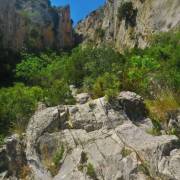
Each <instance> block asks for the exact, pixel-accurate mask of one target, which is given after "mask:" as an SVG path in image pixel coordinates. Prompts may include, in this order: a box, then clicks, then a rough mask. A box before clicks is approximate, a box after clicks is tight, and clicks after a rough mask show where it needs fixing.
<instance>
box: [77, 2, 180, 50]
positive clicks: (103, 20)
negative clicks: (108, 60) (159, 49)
mask: <svg viewBox="0 0 180 180" xmlns="http://www.w3.org/2000/svg"><path fill="white" fill-rule="evenodd" d="M179 26H180V1H179V0H158V1H157V0H107V1H106V4H105V5H104V6H103V7H101V8H99V9H98V10H95V11H93V12H92V13H91V14H90V15H89V16H87V17H86V18H85V19H84V20H82V21H80V22H79V23H78V25H77V26H76V32H77V33H78V34H79V35H80V36H81V38H82V40H83V41H84V42H95V43H96V44H97V45H98V44H100V43H106V44H107V43H109V44H110V45H113V46H114V47H115V48H117V49H118V50H120V51H123V50H124V49H126V48H133V47H139V48H144V47H146V46H147V45H148V43H149V40H150V38H151V36H152V34H153V33H157V32H164V31H169V30H171V29H174V28H177V27H179Z"/></svg>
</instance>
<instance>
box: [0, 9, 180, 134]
mask: <svg viewBox="0 0 180 180" xmlns="http://www.w3.org/2000/svg"><path fill="white" fill-rule="evenodd" d="M128 7H129V8H130V9H129V8H128ZM128 7H124V9H125V10H126V8H128V11H129V10H130V11H131V10H132V7H131V6H128ZM123 11H124V10H123ZM124 13H125V14H124V15H123V16H125V15H126V13H127V12H124ZM179 39H180V32H179V31H172V32H169V33H161V34H158V35H156V36H155V37H152V42H151V46H150V47H147V48H146V49H143V50H142V49H136V48H135V49H132V50H130V51H127V52H125V54H124V55H122V54H120V53H119V52H116V51H115V50H113V49H112V48H110V47H107V46H100V47H96V48H95V47H94V46H92V45H87V46H83V47H81V46H79V47H76V48H74V49H73V50H72V51H71V52H69V53H61V54H57V53H54V52H50V51H47V52H45V53H40V54H22V56H21V58H22V61H21V63H19V64H17V66H16V69H15V73H16V80H17V81H19V82H21V84H19V83H18V84H16V85H15V86H13V87H9V88H2V89H0V130H1V134H7V132H9V131H10V129H11V128H12V127H13V124H16V125H18V124H20V125H23V128H22V129H24V127H25V126H26V124H27V122H28V119H29V117H30V116H31V115H32V113H33V112H34V110H35V107H36V104H37V102H38V101H43V102H45V103H46V104H47V105H48V106H53V105H58V104H73V103H74V99H73V97H72V95H71V91H70V89H69V85H70V84H73V85H75V86H76V87H78V88H79V89H81V90H83V91H86V92H89V93H90V94H91V95H92V97H94V98H97V97H102V96H106V97H107V100H111V99H112V98H113V97H115V96H116V95H117V93H118V92H119V90H129V91H134V92H136V93H139V94H140V95H143V97H145V98H147V99H148V101H147V102H149V103H148V104H149V105H148V107H149V110H150V112H151V114H153V112H154V110H153V108H155V109H156V111H158V113H155V115H153V116H154V118H153V120H155V121H156V122H158V123H159V122H163V119H164V114H165V113H166V111H168V110H169V107H172V106H173V109H174V108H177V107H179V102H180V98H179V97H178V96H175V94H179V93H180V45H179ZM10 69H11V72H12V67H10ZM22 82H23V83H24V84H25V85H23V84H22ZM160 89H169V91H170V92H171V96H169V95H166V96H168V97H173V98H174V97H176V98H174V99H175V100H174V99H173V98H171V99H170V100H168V99H167V98H166V99H165V98H162V96H163V94H162V92H161V93H159V92H160ZM157 97H158V98H157ZM159 97H160V98H159ZM163 97H164V96H163ZM155 116H156V117H155ZM155 126H156V125H155ZM158 128H159V127H157V128H156V129H158Z"/></svg>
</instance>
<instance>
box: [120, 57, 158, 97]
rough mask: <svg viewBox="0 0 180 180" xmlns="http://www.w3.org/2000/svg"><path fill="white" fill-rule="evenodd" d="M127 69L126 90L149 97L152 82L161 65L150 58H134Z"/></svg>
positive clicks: (128, 63)
mask: <svg viewBox="0 0 180 180" xmlns="http://www.w3.org/2000/svg"><path fill="white" fill-rule="evenodd" d="M126 67H127V68H126V69H125V72H124V74H125V76H126V77H125V78H126V80H125V81H124V84H123V86H124V88H125V89H129V90H131V91H135V92H137V93H139V94H143V95H147V94H148V93H149V90H150V88H151V80H152V77H153V75H154V73H155V72H157V70H158V69H159V67H160V64H159V63H158V62H157V61H156V60H155V59H153V58H150V57H148V56H142V57H141V56H132V57H131V58H130V61H129V62H127V65H126Z"/></svg>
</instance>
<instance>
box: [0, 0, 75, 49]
mask: <svg viewBox="0 0 180 180" xmlns="http://www.w3.org/2000/svg"><path fill="white" fill-rule="evenodd" d="M0 38H1V47H5V48H6V47H8V48H12V49H14V50H19V49H22V48H32V49H43V48H58V49H59V48H66V47H70V46H72V45H73V35H72V23H71V19H70V8H69V6H67V7H64V8H54V7H52V6H51V4H50V1H49V0H6V1H4V0H0Z"/></svg>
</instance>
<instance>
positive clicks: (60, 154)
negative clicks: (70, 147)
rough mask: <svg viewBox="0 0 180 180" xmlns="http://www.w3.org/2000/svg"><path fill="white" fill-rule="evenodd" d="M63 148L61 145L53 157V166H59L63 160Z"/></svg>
mask: <svg viewBox="0 0 180 180" xmlns="http://www.w3.org/2000/svg"><path fill="white" fill-rule="evenodd" d="M64 151H65V149H64V146H63V145H62V146H61V148H60V149H58V150H57V151H56V153H55V155H54V157H53V163H54V164H55V166H59V165H60V161H61V160H62V158H63V155H64Z"/></svg>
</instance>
